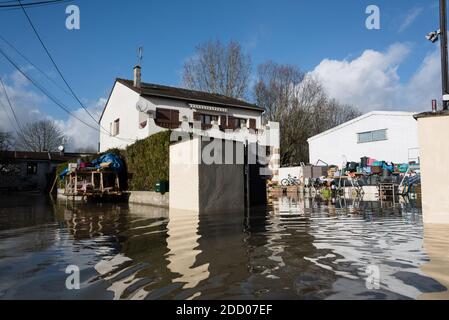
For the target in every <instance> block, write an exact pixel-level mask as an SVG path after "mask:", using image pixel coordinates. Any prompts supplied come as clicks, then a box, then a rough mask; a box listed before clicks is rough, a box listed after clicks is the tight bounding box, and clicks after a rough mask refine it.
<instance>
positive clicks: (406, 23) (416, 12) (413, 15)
mask: <svg viewBox="0 0 449 320" xmlns="http://www.w3.org/2000/svg"><path fill="white" fill-rule="evenodd" d="M422 12H423V8H420V7H415V8H413V9H411V10H410V11H409V12H408V13H407V14H406V15H405V18H404V20H403V21H402V23H401V25H400V26H399V30H398V32H399V33H401V32H404V31H405V30H407V29H408V28H409V27H410V26H411V25H412V24H413V22H415V20H416V19H417V18H418V17H419V16H420V15H421V13H422Z"/></svg>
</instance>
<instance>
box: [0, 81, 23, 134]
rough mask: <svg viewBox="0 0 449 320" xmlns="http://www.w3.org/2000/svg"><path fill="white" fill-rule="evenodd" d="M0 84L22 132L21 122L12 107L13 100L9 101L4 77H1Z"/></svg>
mask: <svg viewBox="0 0 449 320" xmlns="http://www.w3.org/2000/svg"><path fill="white" fill-rule="evenodd" d="M0 84H1V85H2V88H3V91H4V92H5V97H6V101H7V102H8V105H9V108H10V109H11V112H12V114H13V116H14V120H15V121H16V123H17V126H18V128H19V129H20V131H22V125H21V124H20V121H19V119H18V118H17V115H16V113H15V111H14V108H13V107H12V104H11V100H10V99H9V95H8V92H7V91H6V86H5V84H4V82H3V79H2V77H0Z"/></svg>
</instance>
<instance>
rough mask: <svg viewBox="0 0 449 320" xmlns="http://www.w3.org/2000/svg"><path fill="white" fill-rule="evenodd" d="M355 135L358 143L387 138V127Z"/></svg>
mask: <svg viewBox="0 0 449 320" xmlns="http://www.w3.org/2000/svg"><path fill="white" fill-rule="evenodd" d="M357 137H358V143H367V142H375V141H385V140H388V137H387V129H383V130H375V131H367V132H362V133H358V134H357Z"/></svg>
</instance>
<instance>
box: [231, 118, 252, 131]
mask: <svg viewBox="0 0 449 320" xmlns="http://www.w3.org/2000/svg"><path fill="white" fill-rule="evenodd" d="M247 121H248V120H247V119H242V118H234V117H229V120H228V122H229V127H230V128H231V129H240V128H241V127H242V126H244V127H246V126H247V125H246V123H247Z"/></svg>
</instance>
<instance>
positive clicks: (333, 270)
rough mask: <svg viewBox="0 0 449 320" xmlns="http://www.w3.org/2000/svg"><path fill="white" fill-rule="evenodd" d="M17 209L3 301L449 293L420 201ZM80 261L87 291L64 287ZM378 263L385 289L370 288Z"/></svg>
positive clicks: (6, 240) (4, 258)
mask: <svg viewBox="0 0 449 320" xmlns="http://www.w3.org/2000/svg"><path fill="white" fill-rule="evenodd" d="M19 202H20V201H19V200H16V201H15V202H14V201H13V200H9V201H3V199H2V201H1V202H0V218H1V219H2V220H1V221H2V225H1V229H0V239H1V242H0V298H7V299H10V298H31V299H46V298H48V299H50V298H51V299H54V298H58V299H59V298H62V299H270V298H273V299H282V298H284V299H347V298H350V299H397V298H399V299H416V298H421V299H426V298H448V297H447V291H446V286H449V279H448V274H449V273H448V272H447V270H448V268H447V267H448V266H449V255H448V252H449V250H448V249H449V242H448V241H447V240H446V237H447V234H448V233H447V231H446V230H442V229H435V228H430V227H429V228H428V227H427V226H426V229H425V232H424V235H425V238H424V240H423V225H422V217H421V211H420V206H419V203H416V202H414V201H408V200H407V201H406V200H401V201H399V200H398V201H397V202H392V203H386V202H383V203H380V202H367V201H363V200H362V199H354V200H349V199H327V200H323V199H320V198H304V197H298V196H295V197H282V198H277V199H271V201H270V205H269V208H268V210H267V209H266V208H262V209H254V210H251V211H250V212H239V213H233V214H230V213H227V214H213V215H211V214H201V215H200V214H198V213H191V212H182V211H169V210H167V209H161V208H153V207H147V206H140V205H131V204H130V205H128V204H103V205H100V204H98V205H92V204H89V205H80V204H73V203H70V202H69V203H65V202H60V203H56V204H53V203H52V202H49V201H42V199H34V200H30V199H27V201H23V199H22V202H21V203H28V204H29V205H28V207H27V206H25V207H27V208H24V206H23V205H22V206H18V207H16V205H17V204H18V203H19ZM6 208H7V209H6ZM16 208H17V209H16ZM11 211H13V212H14V211H17V212H18V215H17V216H16V217H14V218H12V217H11ZM29 212H34V213H33V214H31V215H30V214H29ZM20 217H22V218H20ZM23 217H26V218H23ZM30 217H32V219H31V218H30ZM423 247H424V248H425V250H424V249H423ZM71 264H75V265H78V266H79V267H80V269H81V272H82V279H81V280H82V285H81V288H82V290H80V291H78V292H73V291H68V290H66V289H65V286H64V285H65V277H66V275H65V272H64V271H65V268H66V267H67V266H68V265H71ZM373 265H374V266H377V267H378V268H379V269H380V272H381V279H380V283H381V288H380V290H368V289H367V287H366V277H367V274H366V270H367V267H369V266H373Z"/></svg>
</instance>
